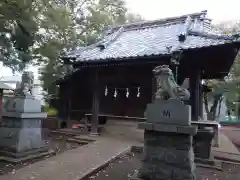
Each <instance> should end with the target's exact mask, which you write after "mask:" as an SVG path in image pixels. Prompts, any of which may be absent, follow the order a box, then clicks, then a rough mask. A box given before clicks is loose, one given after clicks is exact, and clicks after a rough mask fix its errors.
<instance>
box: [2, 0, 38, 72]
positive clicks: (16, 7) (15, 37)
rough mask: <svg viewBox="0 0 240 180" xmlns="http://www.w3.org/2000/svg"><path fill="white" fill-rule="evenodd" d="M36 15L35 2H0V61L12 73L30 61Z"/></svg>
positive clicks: (35, 31)
mask: <svg viewBox="0 0 240 180" xmlns="http://www.w3.org/2000/svg"><path fill="white" fill-rule="evenodd" d="M37 14H38V11H37V6H36V1H21V0H2V1H0V61H2V62H3V64H4V65H5V66H8V67H10V68H12V70H14V71H15V70H22V69H23V68H24V65H25V64H26V63H28V62H30V60H31V59H32V58H31V49H32V47H33V44H34V42H35V39H36V36H37V32H38V25H37V23H36V21H35V19H36V17H37Z"/></svg>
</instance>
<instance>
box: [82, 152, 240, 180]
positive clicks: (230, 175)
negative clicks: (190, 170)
mask: <svg viewBox="0 0 240 180" xmlns="http://www.w3.org/2000/svg"><path fill="white" fill-rule="evenodd" d="M140 166H141V162H140V156H139V155H138V154H131V155H125V156H123V157H122V158H120V159H118V160H116V161H115V162H113V163H111V164H109V166H107V167H106V168H104V169H102V170H101V171H100V172H98V173H96V174H94V175H92V176H90V177H86V178H85V179H83V180H113V179H114V180H128V178H129V177H130V176H131V175H132V174H133V173H134V171H135V170H137V169H138V168H140ZM196 176H197V180H228V179H229V180H239V177H240V166H239V165H233V164H225V163H223V171H217V170H214V169H212V168H211V169H207V168H199V167H197V171H196Z"/></svg>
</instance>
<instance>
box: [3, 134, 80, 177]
mask: <svg viewBox="0 0 240 180" xmlns="http://www.w3.org/2000/svg"><path fill="white" fill-rule="evenodd" d="M69 137H71V136H63V135H57V134H48V136H45V137H44V139H45V143H46V144H47V145H49V149H52V150H54V151H55V152H56V153H54V154H53V155H57V154H59V153H62V152H64V151H67V150H71V149H75V148H77V147H79V146H81V145H80V144H78V143H72V142H71V143H69V142H67V139H68V138H69ZM53 155H47V156H44V157H41V158H37V159H32V160H28V161H26V162H24V163H17V164H12V163H8V162H4V161H0V175H3V174H6V173H9V172H12V173H14V172H15V170H17V169H20V168H22V167H24V166H27V165H29V164H32V163H35V162H37V161H41V160H44V159H47V158H49V157H50V156H53ZM0 179H1V178H0Z"/></svg>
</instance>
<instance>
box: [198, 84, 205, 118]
mask: <svg viewBox="0 0 240 180" xmlns="http://www.w3.org/2000/svg"><path fill="white" fill-rule="evenodd" d="M199 116H200V118H201V119H202V120H203V118H204V116H203V87H202V83H199Z"/></svg>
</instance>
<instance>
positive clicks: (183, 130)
mask: <svg viewBox="0 0 240 180" xmlns="http://www.w3.org/2000/svg"><path fill="white" fill-rule="evenodd" d="M138 128H139V129H145V130H153V131H158V132H173V133H179V134H189V135H195V134H196V133H197V129H198V128H197V126H191V125H190V126H189V125H188V126H182V125H170V124H156V123H148V122H140V123H138Z"/></svg>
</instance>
